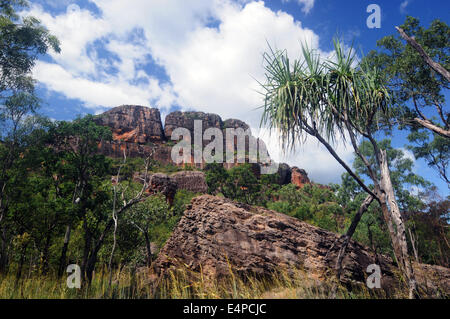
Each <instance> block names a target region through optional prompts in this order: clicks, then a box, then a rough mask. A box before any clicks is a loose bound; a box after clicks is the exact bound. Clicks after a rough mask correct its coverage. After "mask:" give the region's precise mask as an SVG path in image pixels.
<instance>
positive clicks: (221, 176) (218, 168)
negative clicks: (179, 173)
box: [205, 163, 228, 194]
mask: <svg viewBox="0 0 450 319" xmlns="http://www.w3.org/2000/svg"><path fill="white" fill-rule="evenodd" d="M205 171H206V184H208V193H209V194H217V193H221V192H222V191H223V187H224V185H225V184H226V181H227V178H228V172H227V171H226V170H225V168H224V167H223V165H222V164H219V163H211V164H207V165H206V167H205Z"/></svg>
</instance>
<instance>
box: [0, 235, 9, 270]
mask: <svg viewBox="0 0 450 319" xmlns="http://www.w3.org/2000/svg"><path fill="white" fill-rule="evenodd" d="M0 239H1V244H0V274H6V272H7V268H8V249H7V246H8V243H7V240H6V229H5V227H1V229H0Z"/></svg>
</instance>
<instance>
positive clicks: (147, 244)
mask: <svg viewBox="0 0 450 319" xmlns="http://www.w3.org/2000/svg"><path fill="white" fill-rule="evenodd" d="M144 237H145V247H146V248H147V267H150V265H151V264H152V247H151V243H150V238H149V236H148V233H147V232H144Z"/></svg>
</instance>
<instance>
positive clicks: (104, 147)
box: [95, 105, 265, 176]
mask: <svg viewBox="0 0 450 319" xmlns="http://www.w3.org/2000/svg"><path fill="white" fill-rule="evenodd" d="M195 120H201V121H202V131H203V133H204V132H205V131H206V130H207V129H208V128H217V129H220V130H221V131H222V133H223V138H224V145H223V151H224V167H226V168H227V169H229V168H232V167H234V166H236V165H239V164H238V163H237V159H236V158H235V162H234V163H225V162H226V156H225V152H226V150H227V148H229V151H231V153H232V154H234V153H235V152H236V151H237V146H238V141H237V138H235V141H234V147H232V146H231V145H227V144H226V141H225V139H226V129H228V128H233V129H239V128H241V129H243V130H244V131H247V130H249V129H250V127H249V126H248V125H247V124H246V123H244V122H243V121H240V120H237V119H229V120H226V121H222V119H221V118H220V116H219V115H217V114H210V113H203V112H179V111H177V112H173V113H170V114H169V115H168V116H167V117H166V119H165V127H164V129H163V125H162V122H161V115H160V113H159V110H158V109H154V108H148V107H144V106H135V105H124V106H119V107H116V108H113V109H111V110H109V111H107V112H105V113H103V114H101V115H99V116H97V117H96V119H95V121H96V123H97V124H99V125H103V126H107V127H110V128H111V130H112V134H113V141H112V142H103V143H100V144H99V151H100V152H101V153H102V154H104V155H106V156H110V157H115V158H121V157H123V154H124V152H125V153H126V154H127V156H128V157H147V156H148V155H149V154H153V155H152V158H153V159H154V160H156V161H158V162H160V163H161V164H163V165H166V164H175V163H174V162H173V161H172V158H171V150H172V147H171V146H168V145H167V142H169V141H171V136H172V132H173V131H174V130H175V129H176V128H180V127H181V128H186V129H188V130H189V132H190V133H191V138H192V141H193V139H194V121H195ZM249 133H250V135H251V132H250V131H249ZM214 138H217V137H214ZM251 138H252V142H255V143H262V144H263V145H265V144H264V141H262V140H260V139H256V138H254V137H253V136H251ZM249 140H250V137H246V139H245V142H246V148H248V145H249ZM171 142H172V141H171ZM174 142H177V141H174ZM193 142H194V141H193ZM172 143H173V142H172ZM209 143H211V141H208V140H203V139H202V144H203V147H205V146H206V145H208V144H209ZM230 147H231V148H230ZM192 152H193V149H192ZM246 153H248V152H246ZM245 157H246V162H250V160H249V155H248V154H246V156H245ZM193 159H194V156H193V154H192V156H191V161H190V162H189V163H181V164H179V165H178V166H181V167H184V166H191V167H196V168H199V169H203V168H204V167H205V165H206V163H194V160H193ZM256 165H257V166H258V168H259V165H258V164H256ZM256 171H257V174H256V175H257V176H259V174H260V170H259V169H255V172H256Z"/></svg>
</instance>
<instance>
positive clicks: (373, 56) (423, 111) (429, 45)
mask: <svg viewBox="0 0 450 319" xmlns="http://www.w3.org/2000/svg"><path fill="white" fill-rule="evenodd" d="M401 28H402V29H404V31H405V32H406V33H407V34H408V35H409V36H413V37H414V38H415V40H416V41H417V43H419V44H420V45H421V46H422V47H423V49H424V50H425V52H426V53H427V54H428V55H429V56H430V57H431V59H433V61H435V62H437V63H440V64H441V65H442V66H443V67H444V68H446V69H447V70H448V69H449V68H450V56H449V48H450V28H449V26H448V25H447V24H446V23H445V22H443V21H440V20H434V21H433V22H432V23H431V24H430V26H429V28H428V29H425V28H424V27H422V26H420V22H419V20H418V19H416V18H413V17H407V19H406V21H405V23H404V24H403V25H402V26H401ZM377 46H378V50H376V51H372V52H370V53H369V54H368V55H367V57H366V58H365V61H366V62H367V63H368V64H370V65H372V66H374V67H377V68H380V69H381V70H382V72H383V76H384V78H385V79H386V80H385V81H386V84H387V86H388V88H389V89H390V91H391V95H392V96H393V99H394V102H395V103H396V104H398V105H401V106H402V112H400V114H399V115H400V116H399V117H398V120H399V123H400V124H401V125H402V126H404V127H405V126H406V128H410V129H411V130H412V131H411V134H410V135H409V137H408V139H409V141H410V142H411V143H413V145H414V146H412V147H411V149H412V150H413V152H414V155H415V156H416V158H423V159H424V160H426V161H427V163H428V165H429V166H431V167H434V168H435V169H436V170H437V172H438V173H439V175H440V176H441V178H442V179H443V180H444V181H445V182H447V184H449V185H450V182H449V177H448V176H447V174H448V172H447V166H448V159H449V156H450V155H449V143H450V142H449V140H448V138H444V137H441V136H439V135H438V134H435V133H433V132H432V131H431V130H430V129H428V128H426V129H425V128H424V127H422V126H421V125H420V124H419V123H418V122H417V121H415V118H419V119H422V120H427V121H429V122H430V123H431V124H433V125H436V126H438V127H441V128H444V129H446V130H448V129H450V113H449V112H448V108H446V107H445V105H446V101H445V94H444V93H445V92H446V91H447V90H448V88H449V83H448V81H447V80H446V79H445V78H444V77H443V76H442V75H440V74H438V73H436V72H435V71H433V70H432V69H431V68H430V67H429V66H428V65H427V64H426V63H425V62H424V61H423V59H422V57H421V56H420V55H419V53H418V52H417V51H416V50H415V49H414V48H413V47H411V46H410V45H409V44H407V43H406V42H404V41H403V39H402V38H401V37H400V36H399V35H395V36H387V37H384V38H382V39H381V40H379V41H378V42H377Z"/></svg>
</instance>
